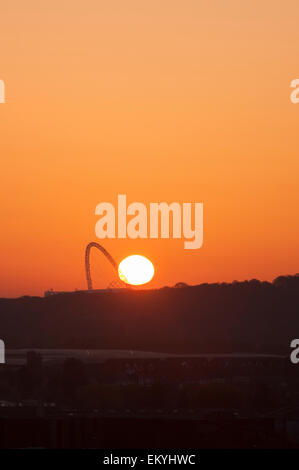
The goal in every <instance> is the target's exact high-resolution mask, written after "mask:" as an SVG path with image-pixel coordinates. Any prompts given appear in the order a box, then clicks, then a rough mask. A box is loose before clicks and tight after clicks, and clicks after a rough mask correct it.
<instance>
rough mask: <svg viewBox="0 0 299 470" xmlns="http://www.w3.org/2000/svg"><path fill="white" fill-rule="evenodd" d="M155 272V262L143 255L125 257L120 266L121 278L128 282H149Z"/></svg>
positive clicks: (138, 284)
mask: <svg viewBox="0 0 299 470" xmlns="http://www.w3.org/2000/svg"><path fill="white" fill-rule="evenodd" d="M154 273H155V268H154V266H153V263H152V262H151V261H150V260H149V259H147V258H145V256H141V255H131V256H128V257H127V258H125V259H123V260H122V261H121V262H120V263H119V266H118V275H119V277H120V279H121V280H122V281H124V282H126V283H127V284H132V285H134V286H140V285H141V284H146V283H147V282H149V281H150V280H151V279H152V278H153V275H154Z"/></svg>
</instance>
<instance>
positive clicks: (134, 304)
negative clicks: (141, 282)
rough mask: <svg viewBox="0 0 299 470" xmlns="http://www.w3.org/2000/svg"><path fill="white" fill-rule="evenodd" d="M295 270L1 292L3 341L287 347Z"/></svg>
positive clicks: (193, 348) (298, 311)
mask: <svg viewBox="0 0 299 470" xmlns="http://www.w3.org/2000/svg"><path fill="white" fill-rule="evenodd" d="M298 337H299V274H296V275H294V276H280V277H278V278H277V279H275V280H274V281H273V282H272V283H270V282H260V281H258V280H256V279H253V280H250V281H244V282H233V283H230V284H227V283H222V284H201V285H197V286H187V285H184V284H183V283H179V284H178V285H177V286H176V287H173V288H169V287H165V288H162V289H158V290H129V289H128V290H125V289H124V290H123V291H119V292H113V291H110V292H109V291H107V292H103V293H93V294H89V293H86V292H74V293H65V294H57V295H52V296H49V297H45V298H43V297H27V296H26V297H21V298H17V299H0V338H1V339H3V340H4V341H5V345H6V348H47V349H50V348H55V349H56V348H57V349H60V348H61V349H64V348H67V349H75V348H79V349H80V348H85V349H133V350H148V351H161V352H176V353H203V352H215V353H237V352H240V353H242V352H244V353H245V352H248V353H289V350H290V348H289V346H290V342H291V340H292V339H294V338H298Z"/></svg>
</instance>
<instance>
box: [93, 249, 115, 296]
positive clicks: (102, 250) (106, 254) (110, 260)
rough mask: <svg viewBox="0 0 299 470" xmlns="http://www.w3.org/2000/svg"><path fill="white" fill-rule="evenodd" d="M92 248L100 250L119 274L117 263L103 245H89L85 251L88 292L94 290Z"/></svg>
mask: <svg viewBox="0 0 299 470" xmlns="http://www.w3.org/2000/svg"><path fill="white" fill-rule="evenodd" d="M92 247H94V248H97V249H98V250H100V251H101V252H102V253H103V255H105V256H106V258H107V259H108V261H109V262H110V263H111V264H112V266H113V268H114V269H115V271H116V272H117V273H118V266H117V264H116V261H115V260H114V258H113V257H112V256H111V255H110V253H108V251H107V250H105V248H104V247H103V246H102V245H100V244H99V243H96V242H90V243H88V245H87V247H86V249H85V272H86V281H87V288H88V290H92V280H91V274H90V250H91V248H92Z"/></svg>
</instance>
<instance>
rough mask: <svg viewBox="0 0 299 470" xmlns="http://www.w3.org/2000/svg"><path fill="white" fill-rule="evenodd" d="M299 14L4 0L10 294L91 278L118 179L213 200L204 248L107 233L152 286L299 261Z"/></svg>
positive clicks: (94, 0)
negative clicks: (103, 207)
mask: <svg viewBox="0 0 299 470" xmlns="http://www.w3.org/2000/svg"><path fill="white" fill-rule="evenodd" d="M298 21H299V4H298V1H297V0H289V1H285V2H281V1H275V0H274V1H273V0H271V1H270V0H253V1H250V2H245V1H243V2H240V0H225V1H224V0H218V1H213V0H209V1H208V0H206V1H199V0H186V1H181V0H180V1H177V0H163V1H161V0H159V1H157V0H151V1H143V0H128V1H123V0H109V2H108V1H106V2H103V1H99V0H84V1H82V0H72V1H71V0H51V1H49V0H45V1H43V2H41V1H40V0H27V1H26V2H24V1H23V0H9V1H8V0H6V1H2V2H1V5H0V79H3V80H4V81H5V83H6V100H7V103H6V104H4V105H3V104H2V105H0V155H1V175H2V178H1V186H0V198H1V231H0V250H1V251H0V253H1V258H0V259H1V272H0V276H1V279H0V281H1V282H0V295H1V296H18V295H22V294H38V295H40V294H42V293H43V291H44V290H46V289H48V288H50V287H52V288H54V289H56V290H71V289H74V288H85V287H86V283H85V277H84V264H83V259H84V248H85V245H86V244H87V243H88V242H89V241H92V240H95V241H99V240H97V239H96V237H95V233H94V226H95V222H96V220H97V217H96V216H95V215H94V210H95V207H96V205H97V204H98V203H99V202H101V201H110V202H116V197H117V194H120V193H123V194H127V196H128V202H133V201H141V202H144V203H149V202H159V201H167V202H172V201H178V202H183V201H185V202H189V201H198V202H203V203H204V245H203V247H202V248H201V249H200V250H196V251H193V250H190V251H189V250H184V248H183V241H177V240H176V241H173V240H158V241H156V240H130V239H128V240H108V241H105V242H104V246H105V247H106V248H107V249H108V250H109V251H111V253H112V255H113V256H114V257H115V259H116V260H117V261H120V260H121V259H122V258H124V257H126V256H128V255H129V254H134V253H139V254H144V255H145V256H148V257H149V258H150V259H151V260H152V262H153V263H154V265H155V267H156V276H155V278H154V280H153V282H152V283H151V286H152V287H159V286H163V285H173V284H174V283H176V282H178V281H185V282H187V283H192V284H196V283H201V282H216V281H232V280H234V279H238V280H243V279H250V278H253V277H257V278H260V279H269V280H270V279H273V278H274V277H276V276H278V275H280V274H286V273H295V272H297V271H299V269H298V261H299V252H298V243H299V242H298V240H299V219H298V204H299V191H298V174H299V159H298V126H299V104H298V105H294V104H292V103H291V102H290V91H291V90H290V82H291V80H292V79H294V78H299V64H298V47H299V46H298V45H299V29H298ZM93 258H94V276H95V277H96V282H95V287H103V286H105V285H106V284H107V279H106V272H107V276H108V271H109V266H106V265H105V261H104V259H103V260H102V258H101V257H100V255H98V254H97V253H94V255H93ZM104 265H105V266H104Z"/></svg>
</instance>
